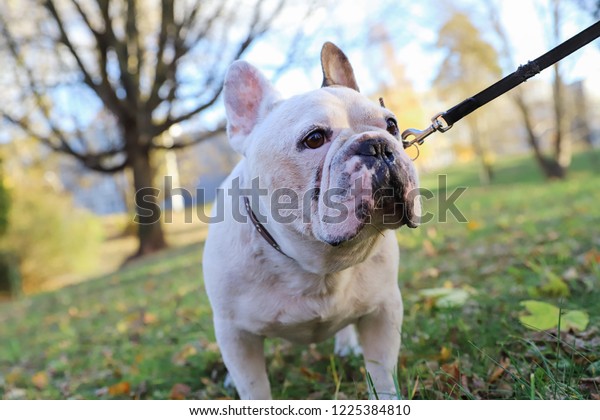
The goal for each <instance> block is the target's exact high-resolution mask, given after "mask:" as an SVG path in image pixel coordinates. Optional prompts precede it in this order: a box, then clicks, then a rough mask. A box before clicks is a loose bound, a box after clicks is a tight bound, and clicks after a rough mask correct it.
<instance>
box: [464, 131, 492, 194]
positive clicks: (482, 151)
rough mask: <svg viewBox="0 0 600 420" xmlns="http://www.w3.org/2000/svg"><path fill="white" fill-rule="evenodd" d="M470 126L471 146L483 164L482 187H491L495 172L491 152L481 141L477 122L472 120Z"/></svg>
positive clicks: (481, 170) (481, 168)
mask: <svg viewBox="0 0 600 420" xmlns="http://www.w3.org/2000/svg"><path fill="white" fill-rule="evenodd" d="M469 126H470V129H471V145H472V146H473V150H474V151H475V154H476V155H477V157H478V158H479V163H480V164H481V166H480V169H479V181H480V182H481V185H490V183H491V182H492V180H493V179H494V170H493V168H492V164H491V159H490V152H489V150H487V147H484V145H483V143H482V141H481V135H480V132H479V126H478V124H477V120H472V121H471V122H470V124H469Z"/></svg>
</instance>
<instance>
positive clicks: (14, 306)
mask: <svg viewBox="0 0 600 420" xmlns="http://www.w3.org/2000/svg"><path fill="white" fill-rule="evenodd" d="M593 169H594V168H593V166H592V163H591V161H590V158H589V155H585V154H583V155H579V156H577V157H576V160H575V162H574V164H573V168H572V171H571V173H570V177H569V179H568V180H567V181H564V182H551V183H545V182H544V181H543V180H542V179H541V177H540V176H539V174H538V172H537V169H536V168H535V167H534V163H533V161H532V160H530V159H517V160H511V161H507V162H503V163H499V164H498V165H497V166H496V171H497V174H496V180H495V182H494V184H493V185H492V186H489V187H479V186H477V185H478V182H477V174H476V168H475V167H461V168H450V169H447V170H444V171H443V172H444V173H446V174H448V175H447V182H448V187H449V190H450V191H449V193H451V191H452V189H453V188H454V187H456V186H468V187H469V188H468V189H467V190H466V192H464V193H463V195H462V196H461V198H460V199H459V200H458V201H457V204H458V208H459V209H460V211H461V212H462V214H464V216H465V218H466V219H467V220H468V222H465V223H459V222H457V221H456V220H455V219H454V218H453V217H452V215H448V221H447V222H445V223H442V222H430V223H427V224H426V225H424V226H422V227H420V228H419V229H416V230H408V229H401V230H400V231H398V239H399V242H400V245H401V252H402V257H401V258H402V262H401V272H400V276H399V282H400V284H401V288H402V292H403V296H404V302H405V321H404V326H403V345H402V352H401V358H400V360H399V376H398V382H399V386H400V390H401V393H402V396H403V398H543V399H549V398H586V399H588V398H595V399H598V398H600V397H599V394H600V331H599V328H598V327H599V326H600V207H599V203H600V188H599V186H600V173H599V172H598V171H596V172H595V171H594V170H593ZM423 184H424V186H425V187H428V188H430V189H432V190H434V192H436V197H439V195H440V194H441V192H440V191H436V189H437V188H438V178H437V174H429V175H426V176H424V177H423ZM426 204H427V206H426V207H427V209H429V210H430V211H432V212H434V213H436V212H437V210H436V208H437V205H436V200H429V201H427V203H426ZM438 216H439V215H438ZM438 218H439V217H436V219H438ZM201 255H202V244H196V245H189V246H185V247H182V248H176V249H172V250H169V251H166V252H164V253H161V254H160V255H156V256H154V257H152V258H148V259H146V260H143V261H138V262H136V263H135V264H132V265H131V266H129V267H127V268H126V269H123V270H121V271H118V272H116V273H114V274H111V275H107V276H104V277H101V278H97V279H93V280H90V281H87V282H84V283H81V284H78V285H74V286H70V287H67V288H64V289H61V290H58V291H54V292H47V293H43V294H39V295H36V296H32V297H28V298H24V299H21V300H18V301H15V302H10V303H3V304H0V343H1V345H0V396H2V395H3V396H4V398H184V397H185V398H199V399H205V398H234V397H235V392H234V391H233V390H231V389H229V388H226V387H225V386H224V385H223V382H224V379H225V368H224V366H223V362H222V360H221V358H220V355H219V353H218V349H217V346H216V344H215V342H214V335H213V331H212V322H211V312H210V307H209V305H208V301H207V298H206V295H205V293H204V288H203V284H202V275H201ZM527 300H536V301H541V302H546V303H550V304H553V305H556V306H558V307H560V308H562V309H563V310H565V311H567V310H571V311H573V310H579V311H583V312H584V314H585V315H587V316H588V317H589V322H588V323H587V325H586V326H585V329H583V330H582V331H577V330H568V329H567V328H566V327H565V326H564V325H565V322H566V321H565V322H563V325H562V328H561V329H560V333H558V332H557V330H556V328H555V329H554V330H549V331H545V332H544V331H535V330H532V329H529V328H526V327H525V326H524V325H523V324H522V323H521V322H520V321H519V317H520V316H522V315H524V314H525V312H526V311H525V309H524V307H523V306H522V305H521V302H523V301H527ZM565 314H566V313H565ZM564 316H565V317H566V315H564ZM266 351H267V354H268V365H269V375H270V377H271V384H272V388H273V393H274V397H275V398H292V399H294V398H300V399H305V398H324V399H330V398H336V397H337V398H365V397H366V391H367V389H366V381H365V372H364V369H363V368H362V361H361V359H360V358H358V357H354V358H348V359H340V358H337V357H333V356H332V352H333V342H332V341H331V340H330V341H327V342H325V343H321V344H318V345H312V346H309V347H306V346H304V347H303V346H291V345H289V344H288V343H286V342H284V341H280V340H269V341H268V342H267V346H266Z"/></svg>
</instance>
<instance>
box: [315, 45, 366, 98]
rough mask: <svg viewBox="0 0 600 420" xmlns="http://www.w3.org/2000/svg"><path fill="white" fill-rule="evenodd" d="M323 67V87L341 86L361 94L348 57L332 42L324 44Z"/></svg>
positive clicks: (322, 52)
mask: <svg viewBox="0 0 600 420" xmlns="http://www.w3.org/2000/svg"><path fill="white" fill-rule="evenodd" d="M321 67H322V68H323V84H322V85H321V87H326V86H332V85H340V86H346V87H348V88H350V89H354V90H355V91H357V92H360V89H358V84H357V83H356V79H355V78H354V70H353V69H352V66H351V65H350V61H348V57H346V54H344V53H343V51H342V50H340V49H339V48H338V47H337V46H336V45H335V44H332V43H331V42H326V43H325V44H323V49H322V50H321Z"/></svg>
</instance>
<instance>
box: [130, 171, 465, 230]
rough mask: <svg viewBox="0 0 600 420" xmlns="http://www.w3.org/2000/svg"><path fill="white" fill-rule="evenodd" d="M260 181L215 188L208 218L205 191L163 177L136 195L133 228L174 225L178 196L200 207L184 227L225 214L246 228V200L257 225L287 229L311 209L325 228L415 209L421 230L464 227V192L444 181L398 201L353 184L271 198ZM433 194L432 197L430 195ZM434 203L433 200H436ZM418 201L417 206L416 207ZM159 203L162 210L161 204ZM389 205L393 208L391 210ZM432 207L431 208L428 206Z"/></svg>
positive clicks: (393, 217) (392, 218) (391, 219)
mask: <svg viewBox="0 0 600 420" xmlns="http://www.w3.org/2000/svg"><path fill="white" fill-rule="evenodd" d="M259 181H260V180H259V178H254V179H253V180H252V181H251V183H250V185H249V186H246V187H242V186H241V184H240V179H239V178H234V179H233V181H232V184H231V186H230V187H229V188H225V189H223V188H218V189H217V190H216V197H215V200H214V205H213V206H210V207H211V208H212V213H211V214H207V213H206V211H207V207H209V206H205V205H204V204H205V203H206V196H207V194H206V190H205V189H202V188H197V189H196V190H195V191H193V192H192V191H190V190H188V189H185V188H173V182H172V179H171V177H170V176H166V177H164V183H163V188H162V189H159V188H151V187H148V188H142V189H140V190H138V191H137V192H136V194H135V204H136V207H137V212H136V213H137V214H136V216H135V218H134V222H135V223H138V224H153V223H158V222H159V221H160V220H161V218H164V220H163V222H164V223H167V224H169V223H173V213H174V210H173V205H172V203H173V197H174V196H176V195H179V196H181V197H182V198H183V202H184V203H200V205H194V206H192V205H188V206H186V207H185V208H184V210H183V212H184V222H185V223H193V222H194V218H195V219H196V220H198V221H201V222H203V223H220V222H223V221H224V220H225V219H226V213H227V212H230V213H231V214H230V216H231V217H232V218H233V219H234V220H235V221H237V222H240V223H247V222H248V221H249V216H248V214H247V213H246V211H245V209H244V208H243V205H240V203H242V200H243V198H244V197H247V198H248V200H249V202H250V206H251V208H252V211H253V212H254V214H255V216H256V218H257V219H258V221H259V222H261V223H267V222H269V221H274V222H276V223H280V224H290V223H295V222H297V221H301V222H302V223H311V222H313V221H314V217H315V209H316V208H318V209H319V211H318V214H321V215H322V216H320V217H321V218H322V220H321V221H322V222H324V223H328V224H335V223H344V222H346V221H347V220H348V218H349V217H350V216H351V211H354V212H355V215H356V214H357V213H360V212H363V213H361V214H362V216H363V217H364V218H365V221H366V222H367V223H369V222H370V217H371V213H373V212H376V213H377V214H378V215H379V216H380V217H382V223H383V225H386V224H394V223H396V222H397V221H398V220H399V219H400V218H402V217H403V216H404V217H407V216H409V214H408V213H410V211H414V209H419V208H421V209H427V211H423V210H421V214H414V215H413V216H416V217H417V218H418V219H419V223H420V224H425V223H428V222H431V221H434V220H435V221H437V222H441V223H445V222H447V221H448V220H449V217H450V218H453V219H454V220H456V221H458V222H461V223H466V222H467V219H466V217H465V216H464V214H463V213H462V212H461V211H460V208H459V205H458V204H459V203H458V202H459V199H460V197H461V196H462V195H463V193H464V192H465V191H466V190H467V187H455V188H453V189H452V190H451V191H450V190H449V189H448V182H447V176H446V175H439V176H438V185H437V189H435V190H430V189H427V188H415V189H413V190H410V191H407V192H406V193H405V194H403V197H402V198H401V199H400V198H399V197H397V196H396V191H394V189H392V188H380V189H377V190H375V191H374V190H371V189H368V188H364V187H362V186H361V185H360V181H359V180H357V182H356V183H355V185H353V186H352V187H350V188H339V187H334V188H328V189H325V190H322V189H320V188H317V187H315V188H310V189H307V190H305V191H296V190H294V189H292V188H278V189H275V190H274V191H272V192H269V190H268V189H266V188H264V187H261V186H260V182H259ZM434 191H435V192H434ZM436 198H437V200H436ZM431 200H434V201H435V202H434V203H430V201H431ZM417 201H420V202H421V206H417V205H416V202H417ZM366 202H371V203H374V205H373V206H372V208H370V207H369V208H366V207H365V205H364V203H366ZM159 203H162V206H161V204H159ZM390 203H392V204H393V205H390ZM432 204H433V205H432Z"/></svg>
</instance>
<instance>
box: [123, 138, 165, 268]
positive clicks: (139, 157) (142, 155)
mask: <svg viewBox="0 0 600 420" xmlns="http://www.w3.org/2000/svg"><path fill="white" fill-rule="evenodd" d="M135 134H137V133H126V136H128V135H131V136H133V135H135ZM138 141H140V139H139V136H138V138H136V139H135V141H134V140H133V139H131V138H128V139H127V143H128V144H137V143H138ZM129 160H130V165H131V169H132V172H133V185H134V189H135V194H136V196H135V197H136V202H135V204H136V205H135V211H136V222H137V225H138V239H139V248H138V251H137V253H136V254H135V255H134V256H133V257H134V258H135V257H139V256H142V255H147V254H150V253H153V252H156V251H159V250H161V249H164V248H166V247H167V243H166V241H165V236H164V233H163V229H162V225H161V221H160V207H159V205H158V200H157V199H158V196H159V194H158V193H159V190H157V189H153V188H152V185H153V178H154V168H153V167H152V165H151V163H150V152H149V150H148V148H144V147H131V148H130V149H129Z"/></svg>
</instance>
